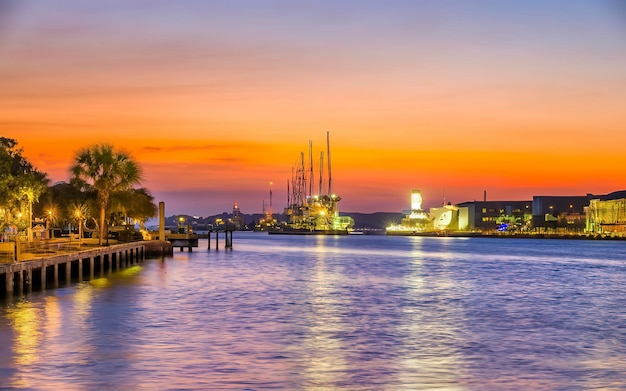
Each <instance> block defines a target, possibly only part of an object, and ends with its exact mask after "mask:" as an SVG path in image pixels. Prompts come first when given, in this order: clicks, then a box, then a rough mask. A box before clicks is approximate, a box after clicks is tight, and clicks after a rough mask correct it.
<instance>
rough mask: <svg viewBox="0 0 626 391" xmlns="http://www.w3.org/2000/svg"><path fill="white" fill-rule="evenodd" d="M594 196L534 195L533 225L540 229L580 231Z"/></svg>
mask: <svg viewBox="0 0 626 391" xmlns="http://www.w3.org/2000/svg"><path fill="white" fill-rule="evenodd" d="M592 197H593V196H592V195H591V194H587V195H584V196H534V197H533V203H532V214H533V216H532V225H533V227H534V228H536V229H537V230H539V231H542V230H544V231H547V230H553V231H563V233H565V232H571V231H574V232H579V231H582V230H583V228H584V227H585V218H586V214H585V209H586V207H587V206H588V205H589V200H590V199H591V198H592Z"/></svg>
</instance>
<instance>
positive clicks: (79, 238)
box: [74, 209, 83, 247]
mask: <svg viewBox="0 0 626 391" xmlns="http://www.w3.org/2000/svg"><path fill="white" fill-rule="evenodd" d="M74 214H75V215H76V219H77V220H78V247H80V242H81V239H82V237H83V224H82V215H81V213H80V209H76V212H74Z"/></svg>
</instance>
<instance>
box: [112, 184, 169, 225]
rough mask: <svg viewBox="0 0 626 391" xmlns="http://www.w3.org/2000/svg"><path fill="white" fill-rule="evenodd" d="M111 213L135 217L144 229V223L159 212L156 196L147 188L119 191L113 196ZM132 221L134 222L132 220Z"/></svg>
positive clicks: (123, 216)
mask: <svg viewBox="0 0 626 391" xmlns="http://www.w3.org/2000/svg"><path fill="white" fill-rule="evenodd" d="M110 213H111V215H118V216H119V217H121V218H123V219H127V218H130V219H134V220H136V221H138V222H139V225H140V227H141V228H142V229H143V223H144V222H145V221H146V220H147V219H149V218H151V217H154V216H156V215H157V214H158V208H157V206H156V204H155V203H154V197H153V196H152V195H151V194H150V191H149V190H148V189H146V188H143V187H142V188H140V189H130V190H127V191H123V192H118V193H116V194H115V195H112V197H111V203H110ZM131 223H132V222H131Z"/></svg>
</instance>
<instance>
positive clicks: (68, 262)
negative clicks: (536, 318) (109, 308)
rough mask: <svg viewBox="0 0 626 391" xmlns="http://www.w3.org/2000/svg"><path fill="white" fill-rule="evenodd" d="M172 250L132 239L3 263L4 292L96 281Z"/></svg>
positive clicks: (161, 244) (0, 288) (0, 267)
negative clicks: (129, 241)
mask: <svg viewBox="0 0 626 391" xmlns="http://www.w3.org/2000/svg"><path fill="white" fill-rule="evenodd" d="M171 251H172V247H171V245H170V244H169V243H164V242H160V241H149V242H131V243H124V244H115V245H111V246H106V247H96V248H91V249H89V248H86V249H84V250H78V251H71V252H67V253H63V254H56V255H48V254H42V255H41V256H40V257H38V256H37V257H28V258H27V259H26V260H22V261H11V262H7V263H0V292H2V291H4V292H6V295H7V296H10V295H12V294H14V293H19V294H24V293H25V292H31V291H32V290H33V289H41V290H45V289H46V288H48V287H55V288H56V287H59V284H65V285H69V284H71V283H72V282H82V281H84V280H93V279H94V278H96V277H102V276H105V275H107V274H110V273H112V272H114V271H118V270H122V269H125V268H128V267H131V266H133V265H137V264H140V263H142V262H143V261H144V260H145V257H146V255H147V254H149V255H150V254H151V255H154V254H156V253H160V254H168V253H171Z"/></svg>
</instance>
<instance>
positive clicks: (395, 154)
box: [0, 0, 626, 216]
mask: <svg viewBox="0 0 626 391" xmlns="http://www.w3.org/2000/svg"><path fill="white" fill-rule="evenodd" d="M0 59H1V61H0V85H2V89H0V136H4V137H11V138H15V139H16V140H17V141H18V142H19V146H20V147H22V148H23V149H24V154H25V156H27V157H28V158H29V159H30V160H31V161H32V162H33V164H34V165H35V166H37V168H38V169H39V170H41V171H45V172H47V173H48V174H49V176H50V179H51V180H52V182H57V181H67V180H68V172H67V170H68V168H69V166H70V164H71V159H72V157H73V156H74V153H75V152H76V151H77V150H79V149H80V148H82V147H85V146H88V145H91V144H95V143H103V142H107V143H113V144H114V145H115V146H117V147H120V148H123V149H126V150H127V151H129V152H130V153H132V155H133V156H134V157H135V158H136V160H137V161H138V162H139V163H140V164H141V165H142V167H143V169H144V171H145V175H144V181H143V182H142V185H143V186H145V187H147V188H148V189H149V190H150V191H151V192H152V194H153V195H154V197H155V201H156V202H159V201H164V202H165V203H166V215H174V214H189V215H198V216H208V215H214V214H219V213H222V212H230V211H232V206H233V204H234V203H235V202H237V203H238V204H239V206H240V208H241V210H242V212H243V213H246V214H249V213H260V212H261V210H262V205H263V203H264V202H265V204H266V205H268V203H269V191H270V187H271V189H272V193H273V200H272V202H273V209H274V210H275V211H277V212H281V211H282V208H283V207H284V206H286V203H287V185H286V183H287V181H288V180H289V179H290V176H291V168H292V166H293V165H294V164H295V163H296V162H297V161H298V159H299V157H300V153H301V152H304V153H305V154H306V153H307V148H308V142H309V140H312V142H313V149H314V154H313V156H314V167H317V166H318V165H319V162H318V158H319V157H318V156H319V151H322V150H325V142H326V140H325V137H326V132H327V131H330V135H331V148H332V169H333V191H335V192H336V193H337V194H339V195H340V196H341V197H342V198H343V199H342V201H341V202H340V204H339V209H340V211H345V212H363V213H371V212H378V211H382V212H401V211H402V210H404V209H407V208H408V207H409V205H410V192H411V190H412V189H419V190H421V193H422V196H423V200H424V207H425V208H429V207H431V206H436V205H440V204H441V203H442V202H443V198H444V197H445V199H446V201H450V202H452V203H461V202H465V201H473V200H482V199H483V192H484V191H487V197H488V199H490V200H495V199H502V200H504V199H508V200H526V199H532V197H533V195H584V194H587V193H594V194H607V193H610V192H613V191H616V190H621V189H624V188H626V184H625V182H624V178H626V165H625V164H624V163H623V156H624V153H623V146H624V145H626V132H625V131H624V124H626V110H624V107H626V73H625V72H624V69H626V7H625V6H623V5H622V3H620V2H618V1H613V0H606V1H592V0H587V1H582V0H572V1H566V0H562V1H559V0H555V1H548V2H545V1H541V2H540V1H507V2H501V1H473V2H466V1H460V0H459V1H408V0H407V1H386V2H379V1H368V0H366V1H342V2H331V1H316V2H312V3H307V2H301V3H297V4H296V3H294V2H292V1H256V2H245V1H232V0H228V1H227V0H223V1H206V2H197V1H179V2H168V1H133V2H127V1H121V0H113V1H107V2H95V1H93V2H85V1H78V0H68V1H63V2H57V1H51V0H41V1H32V0H22V1H7V2H3V4H2V5H0ZM316 171H317V170H316ZM316 175H317V172H316ZM270 182H273V184H272V185H270ZM315 187H316V188H317V186H315Z"/></svg>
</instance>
